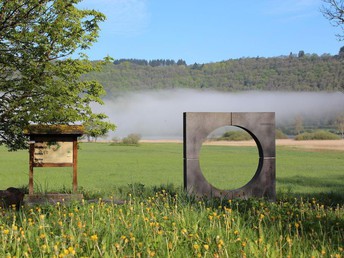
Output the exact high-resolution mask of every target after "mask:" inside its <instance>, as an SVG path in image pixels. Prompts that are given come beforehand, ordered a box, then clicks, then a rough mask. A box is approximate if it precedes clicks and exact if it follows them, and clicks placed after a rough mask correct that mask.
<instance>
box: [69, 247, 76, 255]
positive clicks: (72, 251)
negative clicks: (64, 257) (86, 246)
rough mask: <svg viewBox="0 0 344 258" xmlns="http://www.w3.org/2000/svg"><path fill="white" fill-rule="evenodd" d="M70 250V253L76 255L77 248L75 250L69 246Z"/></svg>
mask: <svg viewBox="0 0 344 258" xmlns="http://www.w3.org/2000/svg"><path fill="white" fill-rule="evenodd" d="M68 251H69V253H70V254H73V255H75V250H74V248H73V247H72V246H70V247H68Z"/></svg>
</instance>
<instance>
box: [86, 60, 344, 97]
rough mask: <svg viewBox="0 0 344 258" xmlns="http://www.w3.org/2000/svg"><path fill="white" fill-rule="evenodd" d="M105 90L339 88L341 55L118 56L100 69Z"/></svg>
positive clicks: (343, 84)
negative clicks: (200, 60)
mask: <svg viewBox="0 0 344 258" xmlns="http://www.w3.org/2000/svg"><path fill="white" fill-rule="evenodd" d="M87 78H88V79H96V80H99V81H100V82H101V83H102V84H103V85H104V87H105V89H106V91H107V93H108V94H109V95H116V94H117V93H118V92H123V91H138V90H153V89H171V88H191V89H211V90H220V91H247V90H258V91H343V90H344V57H343V55H335V56H331V55H328V54H324V55H321V56H318V55H315V54H313V55H310V54H302V55H300V54H299V55H293V54H290V55H289V56H281V57H273V58H261V57H257V58H240V59H231V60H227V61H222V62H216V63H207V64H197V63H195V64H193V65H186V63H185V61H183V60H182V59H181V60H178V61H177V62H175V61H173V60H152V61H145V60H137V59H121V60H116V61H115V62H114V63H112V64H109V65H107V66H105V67H104V68H103V70H102V71H101V72H96V73H92V74H88V75H87Z"/></svg>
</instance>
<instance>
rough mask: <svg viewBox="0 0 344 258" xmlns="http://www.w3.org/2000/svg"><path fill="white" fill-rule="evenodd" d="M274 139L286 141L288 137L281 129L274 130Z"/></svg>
mask: <svg viewBox="0 0 344 258" xmlns="http://www.w3.org/2000/svg"><path fill="white" fill-rule="evenodd" d="M275 138H276V139H288V136H287V135H286V134H285V133H283V131H282V130H281V129H276V132H275Z"/></svg>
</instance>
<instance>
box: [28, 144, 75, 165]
mask: <svg viewBox="0 0 344 258" xmlns="http://www.w3.org/2000/svg"><path fill="white" fill-rule="evenodd" d="M33 161H34V163H35V164H46V163H56V164H59V163H73V142H60V141H57V142H56V141H54V142H35V143H34V156H33Z"/></svg>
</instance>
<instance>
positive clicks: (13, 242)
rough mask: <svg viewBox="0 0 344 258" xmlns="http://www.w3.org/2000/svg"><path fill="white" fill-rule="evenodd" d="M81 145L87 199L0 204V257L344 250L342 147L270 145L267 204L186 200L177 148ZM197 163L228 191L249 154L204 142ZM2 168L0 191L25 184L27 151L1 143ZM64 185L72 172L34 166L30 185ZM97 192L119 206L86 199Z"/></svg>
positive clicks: (252, 153) (247, 174)
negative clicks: (273, 163) (271, 195)
mask: <svg viewBox="0 0 344 258" xmlns="http://www.w3.org/2000/svg"><path fill="white" fill-rule="evenodd" d="M80 147H81V148H80V150H79V177H78V179H79V186H81V187H82V191H83V193H84V196H85V194H86V197H85V199H86V201H85V200H82V201H81V202H74V203H64V202H62V203H60V202H58V203H56V204H43V205H36V206H23V207H22V208H21V210H20V211H16V210H15V209H9V210H4V209H3V210H1V212H2V216H0V257H30V258H36V257H61V258H62V257H65V258H68V257H120V258H122V257H171V258H174V257H190V258H191V257H207V258H211V257H217V258H220V257H240V258H242V257H256V258H261V257H266V258H270V257H281V258H282V257H343V256H344V245H343V243H344V205H343V203H344V202H343V200H344V197H343V196H344V192H343V190H344V180H343V179H344V178H343V177H344V175H343V167H344V166H343V164H344V159H343V157H344V152H343V151H317V152H314V151H306V150H298V149H292V148H287V147H283V148H282V147H281V148H277V153H276V154H277V168H276V170H277V191H278V196H277V201H276V202H268V201H266V200H262V199H249V200H218V199H206V200H195V199H193V198H192V197H190V196H187V195H186V194H185V192H183V191H182V190H181V186H182V184H183V182H182V178H183V171H182V170H183V169H182V164H183V156H182V144H170V143H169V144H167V143H164V144H163V143H161V144H160V143H159V144H158V143H154V144H141V145H139V146H110V144H108V143H106V144H105V143H82V144H81V146H80ZM200 160H201V166H202V170H203V172H204V173H205V174H206V178H207V179H208V180H209V181H210V182H211V183H212V184H214V185H217V186H222V187H224V188H226V187H229V188H231V187H237V186H240V185H242V184H244V183H246V182H247V180H249V179H250V178H251V177H252V176H253V172H252V170H255V168H256V163H257V151H256V149H255V148H253V147H223V146H203V147H202V150H201V156H200ZM0 164H1V175H0V176H1V178H2V180H1V182H0V183H1V188H3V189H4V188H7V187H8V186H18V187H20V186H24V185H27V182H28V172H27V171H28V152H27V151H20V152H15V153H10V152H7V151H6V150H5V149H4V148H1V149H0ZM229 166H230V167H231V169H230V170H229V169H228V167H229ZM71 181H72V178H71V169H70V168H67V169H65V168H54V169H49V168H45V169H35V188H36V191H40V192H45V191H56V190H64V189H65V190H68V189H70V188H71V187H70V186H71ZM163 185H164V186H163ZM125 187H126V188H125ZM120 189H122V193H121V191H120ZM92 192H93V193H96V194H93V195H92ZM88 194H89V195H88ZM116 195H118V196H116ZM101 196H105V197H107V198H111V197H112V198H115V199H116V198H118V197H119V196H120V197H121V198H124V200H125V202H124V203H123V204H114V203H111V202H103V200H102V199H101V198H99V199H96V201H95V202H94V200H92V201H87V200H88V198H87V197H92V198H94V197H101ZM110 196H111V197H110ZM334 198H336V199H334ZM116 200H117V199H116Z"/></svg>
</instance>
